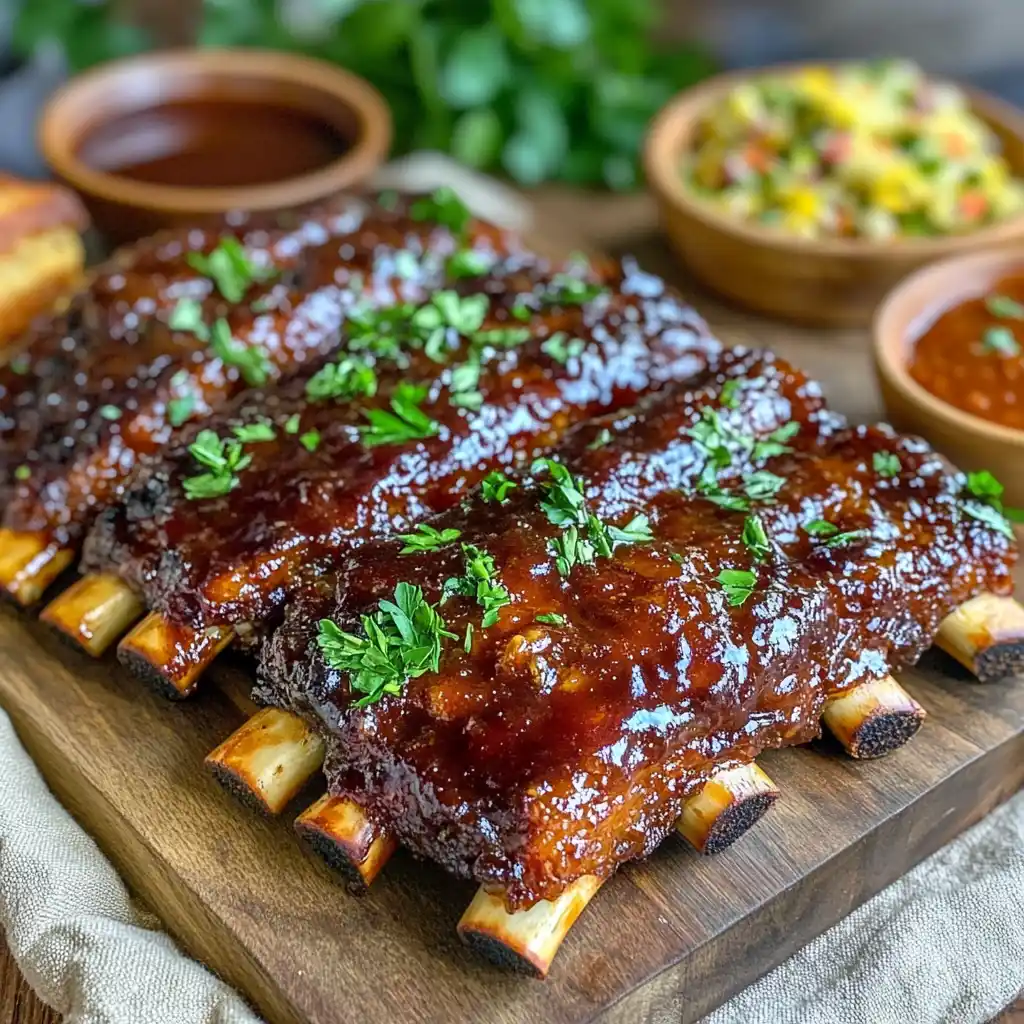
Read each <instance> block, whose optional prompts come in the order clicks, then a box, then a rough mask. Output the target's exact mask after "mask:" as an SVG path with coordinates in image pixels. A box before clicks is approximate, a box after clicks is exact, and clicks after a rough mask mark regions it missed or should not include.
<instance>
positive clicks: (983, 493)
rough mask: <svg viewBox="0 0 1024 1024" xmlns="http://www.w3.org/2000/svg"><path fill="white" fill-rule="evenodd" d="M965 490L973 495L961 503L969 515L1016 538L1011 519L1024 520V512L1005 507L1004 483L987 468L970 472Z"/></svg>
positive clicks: (1008, 536)
mask: <svg viewBox="0 0 1024 1024" xmlns="http://www.w3.org/2000/svg"><path fill="white" fill-rule="evenodd" d="M964 490H965V491H966V492H967V494H969V495H972V496H973V497H971V498H967V499H966V500H964V501H963V502H962V503H961V508H963V510H964V512H966V513H967V515H969V516H970V517H971V518H972V519H977V520H978V522H980V523H984V524H985V525H986V526H990V527H991V528H992V529H993V530H996V531H997V532H999V533H1001V534H1002V535H1003V536H1004V537H1007V538H1009V539H1010V540H1014V539H1015V537H1014V534H1013V527H1012V526H1010V521H1011V520H1012V521H1014V522H1022V521H1024V512H1022V511H1021V510H1020V509H1014V508H1004V507H1003V501H1002V498H1003V485H1002V484H1001V483H1000V482H999V481H998V480H997V479H996V478H995V477H994V476H993V475H992V474H991V473H990V472H989V471H988V470H987V469H981V470H977V471H976V472H973V473H968V474H967V482H966V484H965V486H964ZM974 499H977V500H974Z"/></svg>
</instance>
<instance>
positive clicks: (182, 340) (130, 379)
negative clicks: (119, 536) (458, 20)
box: [0, 198, 527, 604]
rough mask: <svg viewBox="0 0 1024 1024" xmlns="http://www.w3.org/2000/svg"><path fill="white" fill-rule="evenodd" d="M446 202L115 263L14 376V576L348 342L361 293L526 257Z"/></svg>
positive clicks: (134, 255) (47, 578)
mask: <svg viewBox="0 0 1024 1024" xmlns="http://www.w3.org/2000/svg"><path fill="white" fill-rule="evenodd" d="M417 202H419V203H420V204H421V205H420V206H419V207H417V206H416V203H417ZM423 204H426V205H423ZM389 205H392V204H389ZM438 206H439V208H440V209H441V210H442V211H445V210H446V211H447V212H448V213H449V214H451V213H452V207H451V204H450V202H449V203H447V205H445V204H444V203H442V204H440V205H439V204H434V205H433V206H431V205H430V201H428V200H424V199H420V200H400V201H398V202H396V203H395V204H393V208H389V209H385V208H384V207H382V206H380V205H375V204H373V203H371V202H370V201H368V200H362V199H356V198H351V199H346V200H339V201H338V202H337V203H336V204H335V205H334V206H333V207H332V208H330V209H325V210H323V211H320V212H319V213H318V214H316V215H311V216H310V217H309V218H308V219H303V220H301V221H297V222H296V223H294V224H290V223H287V222H286V218H285V217H283V216H282V217H280V218H278V219H277V221H276V222H272V221H268V222H267V223H265V224H260V223H256V222H253V221H250V220H243V221H242V222H241V223H239V225H238V226H237V227H235V228H229V227H225V228H223V229H221V230H198V229H190V230H182V231H178V232H171V233H168V234H164V235H160V236H157V237H155V238H153V239H148V240H145V241H142V242H139V243H137V244H136V245H134V246H132V247H130V248H128V249H125V250H121V251H120V252H118V253H117V254H116V255H115V256H114V257H113V258H112V259H111V260H110V261H109V262H108V263H107V264H105V265H104V266H102V267H100V268H99V269H98V270H97V271H96V272H95V273H94V274H93V275H92V278H91V281H90V283H89V285H88V287H87V288H86V289H85V290H84V291H82V292H81V293H80V294H79V295H77V296H76V297H75V298H74V299H73V300H72V302H71V304H70V307H69V308H68V309H67V310H66V311H65V312H64V313H62V314H61V315H60V316H58V317H55V318H54V319H52V320H51V321H49V322H48V323H45V324H43V325H42V326H40V327H39V328H37V329H36V331H35V332H34V334H33V336H32V337H31V338H30V339H29V341H28V344H27V345H26V346H25V348H24V349H23V350H22V352H21V353H20V354H19V355H18V356H16V357H15V358H14V359H13V360H12V361H11V362H10V363H9V364H8V365H7V366H6V367H4V368H3V369H2V370H0V485H2V488H3V501H4V505H5V508H4V518H3V530H2V531H0V586H2V587H3V588H4V589H5V590H6V591H7V592H8V593H9V594H10V595H11V596H13V597H14V598H15V599H16V600H18V601H19V602H20V603H22V604H30V603H32V602H34V601H35V600H37V599H38V598H39V596H40V595H41V593H42V591H43V590H44V589H45V587H46V586H47V585H48V584H49V583H50V582H52V581H53V580H54V579H55V578H56V576H57V575H58V574H59V573H60V572H61V571H62V570H63V569H64V567H66V566H67V565H69V564H70V563H71V562H72V561H73V559H74V557H75V555H76V553H77V550H78V547H79V545H80V544H81V542H82V538H83V536H84V535H85V533H86V531H87V530H88V528H89V526H90V525H91V523H92V521H93V519H94V517H95V516H96V514H97V513H98V512H99V511H100V510H101V509H103V508H104V507H105V506H107V505H108V504H110V503H111V502H113V501H116V500H117V498H118V497H119V495H120V494H121V492H122V490H123V488H124V485H125V483H126V481H127V479H128V478H129V477H130V475H131V472H132V471H133V469H134V468H135V466H136V465H137V464H138V462H139V461H140V460H143V459H145V458H146V457H147V456H150V455H152V454H153V453H154V452H156V451H158V450H159V449H161V448H162V447H163V446H164V445H166V444H167V443H168V442H169V441H170V440H171V439H172V438H173V437H174V436H176V434H177V433H179V428H181V427H183V426H184V425H187V424H189V423H192V422H195V421H198V420H202V419H204V418H206V417H208V416H209V415H210V414H211V412H212V411H213V410H215V409H217V408H219V407H221V406H222V405H223V404H224V403H225V402H226V401H227V400H229V399H230V398H231V397H233V396H234V395H236V394H237V393H238V392H239V391H241V390H243V389H245V388H246V387H250V386H258V385H261V384H263V383H267V382H273V381H275V380H278V379H281V378H283V377H285V376H287V375H288V374H289V373H291V372H293V371H294V370H296V369H299V368H301V367H302V366H304V365H306V364H307V363H308V362H309V360H311V359H314V358H315V357H316V356H317V355H318V354H321V353H324V352H327V351H330V350H331V349H333V348H334V347H335V346H336V345H337V344H338V340H339V329H340V326H341V323H342V320H343V318H344V316H345V314H346V312H347V311H348V310H350V309H351V308H352V307H353V306H354V305H355V303H356V302H357V301H358V302H359V303H360V305H361V307H362V308H368V307H374V306H381V305H391V304H393V303H395V302H396V301H399V300H406V301H417V300H422V299H424V298H426V297H428V296H429V295H430V294H432V293H433V292H434V291H435V290H436V289H438V288H440V287H442V286H444V284H445V283H446V281H448V280H449V276H450V273H449V269H446V268H447V267H448V266H449V264H448V260H449V258H450V257H452V256H453V254H455V253H457V252H458V253H460V259H461V260H462V262H463V264H464V265H465V264H466V263H467V262H468V261H467V258H466V254H467V253H472V254H473V258H476V259H479V260H481V261H482V262H483V263H484V264H485V265H486V264H489V263H491V262H493V261H494V260H495V259H497V258H499V257H510V256H511V254H512V253H513V252H515V253H521V254H522V257H521V258H523V259H526V258H527V256H526V254H525V253H522V250H521V247H520V246H519V245H518V243H517V242H516V241H515V239H513V238H511V237H508V236H506V235H504V234H503V233H502V232H500V231H499V230H498V229H496V228H493V227H491V226H489V225H485V224H482V223H479V222H475V221H471V219H470V218H469V217H468V214H466V215H465V216H464V217H459V218H457V219H456V221H457V230H453V229H452V228H450V227H448V226H446V225H444V224H439V223H438V222H437V220H436V219H434V217H433V216H432V215H433V214H434V213H435V212H436V209H435V208H437V207H438ZM417 215H418V216H417ZM446 219H447V220H448V221H449V222H451V221H453V217H452V216H448V217H447V218H446Z"/></svg>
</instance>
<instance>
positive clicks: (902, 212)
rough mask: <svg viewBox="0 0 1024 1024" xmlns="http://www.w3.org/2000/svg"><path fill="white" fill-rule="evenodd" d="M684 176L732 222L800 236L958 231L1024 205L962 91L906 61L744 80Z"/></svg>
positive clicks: (701, 137) (1020, 189)
mask: <svg viewBox="0 0 1024 1024" xmlns="http://www.w3.org/2000/svg"><path fill="white" fill-rule="evenodd" d="M683 174H684V177H685V179H686V180H687V181H688V182H689V184H690V186H691V187H692V188H693V190H694V191H695V192H697V193H699V194H700V195H701V196H703V197H705V198H706V199H707V200H708V201H709V202H711V203H713V204H714V205H715V206H717V207H718V208H719V209H721V210H724V211H726V212H728V213H729V214H731V215H732V216H734V217H737V218H740V219H743V220H747V221H753V222H756V223H759V224H764V225H768V226H772V227H777V228H779V229H780V230H782V231H785V232H787V233H789V234H793V235H798V236H800V237H803V238H830V237H831V238H868V239H875V240H885V239H891V238H896V237H906V236H936V235H948V234H958V233H962V232H966V231H971V230H973V229H975V228H977V227H980V226H981V225H984V224H989V223H991V222H993V221H996V220H1001V219H1003V218H1005V217H1009V216H1010V215H1012V214H1014V213H1017V212H1018V211H1020V210H1022V209H1024V182H1022V181H1021V180H1020V179H1019V178H1015V177H1013V175H1012V174H1011V171H1010V168H1009V166H1008V165H1007V163H1006V161H1005V160H1004V159H1003V157H1002V155H1001V147H1000V144H999V140H998V138H997V137H996V136H995V135H994V133H993V132H992V131H991V129H990V128H989V127H988V126H987V125H986V124H984V123H983V122H982V121H981V120H979V119H978V118H977V117H976V116H975V115H974V114H972V113H971V110H970V107H969V104H968V100H967V97H966V96H965V95H964V93H963V92H962V91H961V90H959V89H957V88H956V87H955V86H952V85H948V84H944V83H940V82H935V81H932V80H930V79H928V78H926V77H925V75H924V73H923V72H922V71H921V69H920V68H918V67H917V66H916V65H914V64H911V63H908V62H905V61H886V62H878V63H857V64H843V65H838V66H834V67H824V66H823V67H808V68H804V69H801V70H799V71H794V72H792V73H786V74H777V75H766V76H763V77H761V78H756V79H751V80H749V81H746V82H743V83H742V84H740V85H738V86H737V87H736V88H735V89H733V90H732V91H731V92H730V93H729V94H728V95H727V96H726V97H725V98H724V99H723V100H721V101H719V102H718V103H716V104H715V105H714V106H713V107H712V108H711V109H710V110H709V111H708V113H707V114H706V115H705V116H704V117H703V118H702V120H701V122H700V124H699V126H698V128H697V132H696V136H695V142H694V147H693V149H692V151H691V152H690V153H689V154H688V155H687V157H686V159H685V165H684V168H683Z"/></svg>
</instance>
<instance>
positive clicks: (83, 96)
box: [39, 48, 392, 214]
mask: <svg viewBox="0 0 1024 1024" xmlns="http://www.w3.org/2000/svg"><path fill="white" fill-rule="evenodd" d="M142 70H144V71H146V72H147V73H149V74H150V75H152V76H154V77H155V78H158V79H159V78H163V79H166V80H175V79H181V78H186V77H187V76H188V75H190V74H191V73H194V72H202V73H203V74H204V75H207V76H215V77H218V76H219V77H225V78H229V77H232V76H235V75H245V76H247V77H249V78H254V79H263V80H265V81H266V82H268V83H273V82H282V83H283V82H287V83H289V84H294V85H298V86H301V87H304V88H306V89H308V90H310V91H311V92H319V93H321V94H323V95H324V96H327V97H329V98H330V99H331V100H333V101H334V102H335V103H337V105H338V107H339V108H343V109H345V110H346V111H347V112H349V113H350V114H351V115H353V116H354V118H355V122H356V132H355V137H354V138H353V139H352V143H351V148H350V149H349V150H347V151H346V152H345V153H343V154H341V155H340V156H339V157H338V158H337V159H336V160H333V161H331V162H330V163H329V164H327V165H325V166H324V167H322V168H319V169H317V170H315V171H312V172H310V173H308V174H303V175H298V176H296V177H292V178H286V179H283V180H281V181H277V182H271V183H270V184H265V185H251V186H241V187H218V188H189V187H183V186H174V185H153V184H148V183H146V182H138V181H133V180H131V179H130V178H125V177H120V176H118V175H116V174H108V173H106V172H104V171H97V170H95V169H94V168H91V167H89V166H88V165H87V164H85V163H84V162H83V161H82V160H81V159H79V157H78V156H77V153H76V148H77V146H78V144H79V142H80V141H81V138H82V129H83V128H84V127H86V126H87V127H88V128H89V129H93V128H94V127H95V126H96V124H97V123H102V120H100V121H99V122H97V121H95V120H93V121H90V122H87V123H86V124H83V123H82V119H81V118H80V115H79V112H80V111H81V110H83V109H85V108H86V107H87V106H89V105H92V104H93V103H95V102H97V101H98V100H99V98H101V97H103V96H105V95H107V94H109V93H110V92H111V91H112V90H116V89H117V88H118V87H119V84H120V83H121V82H122V81H123V80H124V79H125V78H130V77H132V76H133V75H135V74H137V73H139V72H140V71H142ZM391 136H392V125H391V111H390V109H389V108H388V105H387V103H386V102H385V100H384V98H383V96H381V94H380V93H379V92H378V91H377V90H376V89H375V88H374V87H373V86H372V85H371V84H370V83H369V82H367V81H366V80H365V79H363V78H360V77H359V76H358V75H354V74H352V72H350V71H345V70H344V69H343V68H339V67H335V66H334V65H332V64H328V63H326V62H324V61H319V60H314V59H312V58H309V57H302V56H298V55H296V54H289V53H276V52H274V51H270V50H254V49H239V48H225V49H220V48H211V49H201V50H200V49H179V50H166V51H161V52H160V53H155V54H143V55H141V56H137V57H127V58H125V59H123V60H116V61H111V62H110V63H108V64H103V65H101V66H100V67H97V68H94V69H93V70H91V71H87V72H85V73H84V74H82V75H79V76H77V77H75V78H73V79H72V80H71V81H70V82H68V83H67V84H66V85H65V86H63V87H62V88H61V89H60V90H58V91H57V92H56V93H55V94H54V95H53V96H52V97H51V98H50V100H49V102H48V103H47V104H46V107H45V109H44V110H43V114H42V117H41V119H40V123H39V143H40V148H41V150H42V152H43V155H44V157H45V158H46V161H47V163H48V164H49V165H50V167H51V168H52V169H53V170H54V171H55V172H56V174H57V175H58V176H59V177H61V178H62V179H64V180H65V181H67V182H69V183H70V184H72V185H73V186H74V187H75V188H76V189H78V191H80V192H83V193H85V194H86V195H90V196H93V197H95V198H98V199H102V200H104V201H106V202H109V203H112V204H115V205H118V206H133V207H141V208H144V209H147V210H153V211H159V212H161V213H169V214H212V213H223V212H226V211H229V210H234V209H245V210H267V209H279V208H289V207H296V206H302V205H304V204H306V203H310V202H314V201H316V200H318V199H322V198H325V197H326V196H329V195H332V194H335V193H337V192H339V191H341V190H342V189H344V188H347V187H349V186H351V185H353V184H355V183H356V182H358V181H360V180H362V179H364V178H366V177H368V176H369V175H370V174H371V173H372V172H373V171H374V170H375V169H376V168H377V167H378V166H380V164H381V163H383V161H384V159H385V158H386V157H387V154H388V150H389V149H390V146H391Z"/></svg>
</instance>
